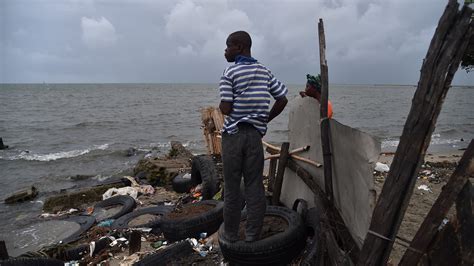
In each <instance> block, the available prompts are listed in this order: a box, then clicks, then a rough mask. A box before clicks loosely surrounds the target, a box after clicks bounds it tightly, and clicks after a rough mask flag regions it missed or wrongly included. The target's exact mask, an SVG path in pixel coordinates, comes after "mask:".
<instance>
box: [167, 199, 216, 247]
mask: <svg viewBox="0 0 474 266" xmlns="http://www.w3.org/2000/svg"><path fill="white" fill-rule="evenodd" d="M203 204H206V205H211V206H212V207H213V208H212V209H211V210H210V211H207V212H205V213H201V214H199V215H197V216H194V217H185V218H178V219H170V218H169V217H167V215H165V216H163V218H162V219H161V231H162V232H163V235H164V236H165V238H166V239H168V240H169V241H178V240H181V239H185V238H188V237H195V238H198V237H199V234H200V233H203V232H206V233H207V234H208V235H211V234H213V233H214V232H216V231H217V230H218V229H219V226H220V225H221V223H222V221H223V210H224V202H222V201H216V200H204V201H199V202H196V203H191V204H186V205H184V206H197V205H203Z"/></svg>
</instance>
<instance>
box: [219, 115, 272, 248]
mask: <svg viewBox="0 0 474 266" xmlns="http://www.w3.org/2000/svg"><path fill="white" fill-rule="evenodd" d="M238 128H239V131H238V132H237V133H235V134H228V133H226V132H224V133H223V134H222V162H223V164H224V183H225V191H224V192H225V194H224V236H225V238H227V239H228V240H229V241H236V240H238V235H237V234H238V230H239V223H240V211H241V207H242V205H241V202H242V199H241V193H240V181H241V178H242V176H243V178H244V183H245V193H244V194H245V200H246V202H247V223H246V232H245V234H246V238H245V240H246V241H255V240H257V239H258V238H259V237H260V233H261V231H262V225H263V217H264V215H265V210H266V208H267V206H266V201H265V188H264V186H263V160H264V159H263V147H262V135H261V134H260V132H259V131H258V130H257V129H256V128H255V127H254V126H252V125H251V124H248V123H239V124H238Z"/></svg>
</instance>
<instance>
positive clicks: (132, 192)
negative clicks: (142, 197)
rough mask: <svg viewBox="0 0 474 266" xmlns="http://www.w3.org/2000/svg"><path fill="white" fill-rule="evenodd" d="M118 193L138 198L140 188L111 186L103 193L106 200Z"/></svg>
mask: <svg viewBox="0 0 474 266" xmlns="http://www.w3.org/2000/svg"><path fill="white" fill-rule="evenodd" d="M116 195H129V196H130V197H132V198H134V199H135V200H137V196H138V189H137V188H134V187H121V188H109V189H108V190H107V191H106V192H105V193H104V194H103V195H102V199H103V200H106V199H108V198H111V197H113V196H116Z"/></svg>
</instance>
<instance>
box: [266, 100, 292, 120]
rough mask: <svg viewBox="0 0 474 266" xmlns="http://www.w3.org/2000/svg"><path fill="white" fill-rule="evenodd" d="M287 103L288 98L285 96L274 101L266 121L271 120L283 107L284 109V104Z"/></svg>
mask: <svg viewBox="0 0 474 266" xmlns="http://www.w3.org/2000/svg"><path fill="white" fill-rule="evenodd" d="M287 103H288V99H286V96H283V97H281V98H279V99H278V100H276V101H275V103H274V104H273V106H272V110H270V115H269V116H268V122H270V121H272V120H273V118H275V117H277V116H278V115H279V114H280V113H281V112H282V111H283V109H285V106H286V104H287Z"/></svg>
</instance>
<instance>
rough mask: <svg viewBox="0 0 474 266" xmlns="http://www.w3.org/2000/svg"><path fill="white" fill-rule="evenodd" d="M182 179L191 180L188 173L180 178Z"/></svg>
mask: <svg viewBox="0 0 474 266" xmlns="http://www.w3.org/2000/svg"><path fill="white" fill-rule="evenodd" d="M182 177H183V178H186V179H191V174H190V173H186V174H184V175H183V176H182Z"/></svg>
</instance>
